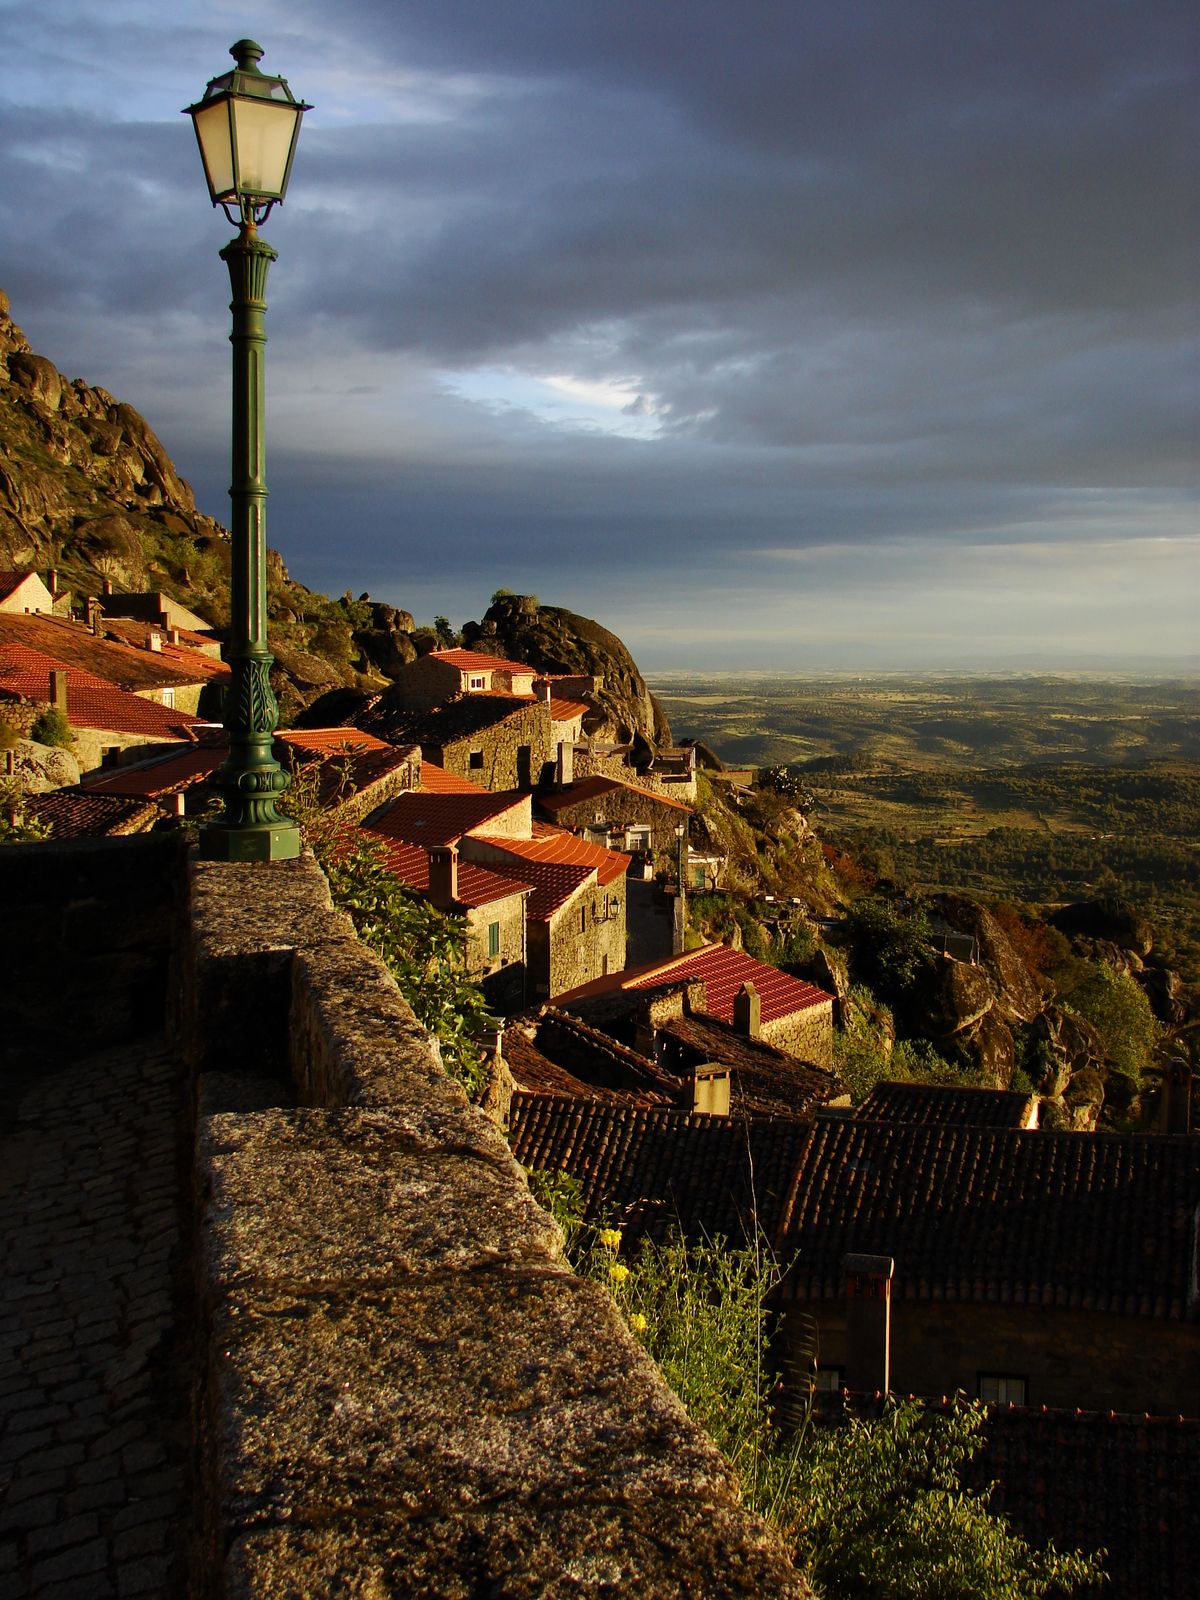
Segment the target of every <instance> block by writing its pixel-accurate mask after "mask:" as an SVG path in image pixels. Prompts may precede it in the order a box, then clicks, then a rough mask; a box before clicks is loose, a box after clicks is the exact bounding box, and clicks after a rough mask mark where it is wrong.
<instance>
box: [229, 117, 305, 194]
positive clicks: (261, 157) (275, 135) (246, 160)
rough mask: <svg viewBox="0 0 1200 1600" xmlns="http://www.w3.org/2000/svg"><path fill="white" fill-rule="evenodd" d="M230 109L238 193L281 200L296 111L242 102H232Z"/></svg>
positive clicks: (293, 133) (294, 127)
mask: <svg viewBox="0 0 1200 1600" xmlns="http://www.w3.org/2000/svg"><path fill="white" fill-rule="evenodd" d="M230 107H231V110H232V113H233V127H234V138H235V140H236V143H237V187H238V192H239V193H240V194H245V195H261V196H263V197H264V198H269V199H275V200H278V199H281V198H282V196H283V187H284V184H285V182H286V181H287V175H288V160H289V157H290V156H291V153H292V140H293V138H294V137H295V133H296V124H297V122H298V121H299V120H300V112H299V108H298V107H297V106H295V105H289V104H288V103H287V102H286V101H282V102H281V101H278V100H241V99H236V100H232V101H231V102H230Z"/></svg>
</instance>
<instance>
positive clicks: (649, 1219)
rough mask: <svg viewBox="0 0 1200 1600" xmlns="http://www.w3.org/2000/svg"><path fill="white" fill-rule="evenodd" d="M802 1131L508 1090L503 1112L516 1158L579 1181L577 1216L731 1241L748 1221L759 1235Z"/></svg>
mask: <svg viewBox="0 0 1200 1600" xmlns="http://www.w3.org/2000/svg"><path fill="white" fill-rule="evenodd" d="M807 1131H808V1130H807V1128H806V1126H805V1125H804V1124H803V1123H800V1122H789V1121H783V1120H779V1121H773V1122H768V1121H763V1122H745V1121H741V1120H731V1119H729V1118H726V1117H705V1116H697V1115H694V1114H692V1113H689V1112H686V1111H671V1110H667V1109H665V1108H663V1107H660V1106H638V1105H628V1104H626V1105H615V1104H612V1103H608V1102H604V1101H599V1100H594V1099H593V1100H574V1099H564V1098H549V1097H547V1096H542V1095H530V1094H516V1095H514V1096H513V1101H512V1109H511V1112H510V1117H509V1140H510V1143H511V1144H512V1149H513V1154H514V1155H515V1156H516V1158H517V1160H518V1161H520V1162H521V1163H522V1164H523V1165H524V1166H527V1167H538V1168H542V1169H544V1170H546V1171H550V1172H567V1173H570V1175H571V1176H572V1177H574V1178H577V1179H578V1180H579V1181H580V1183H581V1185H582V1188H583V1201H584V1217H585V1220H587V1221H594V1220H597V1219H601V1218H603V1219H605V1220H611V1221H613V1222H615V1223H617V1224H619V1225H621V1226H623V1227H626V1228H627V1229H628V1230H629V1234H630V1236H631V1239H632V1238H634V1237H636V1236H638V1235H640V1234H643V1233H649V1234H651V1235H653V1236H657V1237H661V1236H662V1235H664V1234H666V1233H668V1232H669V1231H670V1230H671V1229H672V1228H673V1227H678V1228H680V1229H682V1231H683V1232H684V1233H685V1234H686V1235H687V1236H689V1237H691V1238H698V1237H700V1236H702V1235H707V1236H708V1237H710V1238H714V1237H718V1236H720V1237H724V1238H728V1239H732V1240H735V1241H738V1242H740V1241H741V1240H742V1239H743V1238H745V1237H746V1236H747V1235H748V1234H752V1233H753V1228H754V1222H755V1218H757V1221H758V1224H759V1226H760V1227H762V1228H763V1229H764V1231H765V1232H767V1233H768V1235H769V1234H770V1233H771V1232H773V1231H774V1229H775V1227H776V1224H777V1222H778V1217H779V1209H780V1206H781V1204H782V1201H783V1197H784V1195H785V1193H786V1190H787V1187H788V1182H789V1180H790V1177H791V1174H792V1172H793V1170H794V1168H795V1164H796V1160H797V1157H798V1154H799V1151H800V1149H801V1147H802V1145H803V1142H804V1139H805V1136H806V1134H807Z"/></svg>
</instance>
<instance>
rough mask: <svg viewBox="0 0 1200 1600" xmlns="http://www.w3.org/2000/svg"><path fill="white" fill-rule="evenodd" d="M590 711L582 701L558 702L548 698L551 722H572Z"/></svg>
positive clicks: (553, 698)
mask: <svg viewBox="0 0 1200 1600" xmlns="http://www.w3.org/2000/svg"><path fill="white" fill-rule="evenodd" d="M591 709H592V708H591V706H587V705H584V703H583V701H582V700H558V699H556V698H555V697H554V695H551V696H550V721H551V722H574V720H575V718H576V717H585V716H586V715H587V714H588V712H589V711H590V710H591Z"/></svg>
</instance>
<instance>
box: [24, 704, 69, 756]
mask: <svg viewBox="0 0 1200 1600" xmlns="http://www.w3.org/2000/svg"><path fill="white" fill-rule="evenodd" d="M29 737H30V738H31V739H32V740H33V742H34V744H45V745H50V746H51V747H52V748H54V749H59V750H69V749H70V748H71V746H72V745H73V744H74V743H75V735H74V734H73V733H72V732H71V724H70V723H69V722H68V721H67V714H66V712H65V711H59V710H58V708H57V707H56V706H47V708H46V709H45V711H43V712H42V713H41V715H40V716H39V717H38V718H37V719H36V721H35V722H34V724H33V727H32V728H30V730H29Z"/></svg>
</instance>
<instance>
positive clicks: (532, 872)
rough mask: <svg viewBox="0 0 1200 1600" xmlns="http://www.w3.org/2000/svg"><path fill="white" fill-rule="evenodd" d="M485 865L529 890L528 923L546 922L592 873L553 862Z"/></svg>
mask: <svg viewBox="0 0 1200 1600" xmlns="http://www.w3.org/2000/svg"><path fill="white" fill-rule="evenodd" d="M493 842H495V841H493ZM468 848H469V846H468ZM460 860H461V857H460ZM487 865H488V870H489V871H490V872H495V873H498V874H499V875H500V876H501V877H506V878H512V879H513V880H514V881H516V882H519V883H523V884H525V885H526V886H532V889H533V893H532V894H531V895H530V897H529V903H528V905H527V907H526V915H527V916H528V917H529V919H530V921H531V922H549V920H550V918H551V917H552V916H553V915H554V913H555V912H556V911H558V910H560V909H561V908H562V907H563V906H565V905H566V903H567V901H568V900H570V898H571V896H572V895H573V894H575V893H576V891H577V890H578V889H579V888H581V887H582V885H583V884H585V883H587V882H589V881H590V880H591V877H592V872H593V868H591V867H580V866H574V867H569V866H563V865H562V864H561V863H559V862H555V861H489V862H488V864H487Z"/></svg>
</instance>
